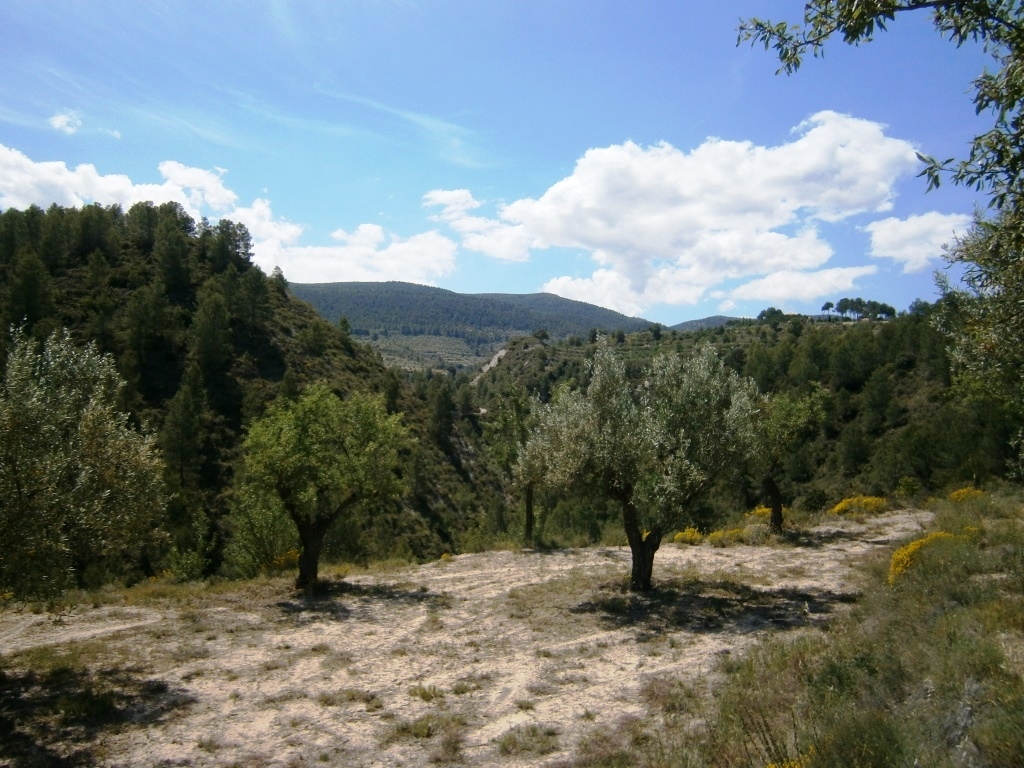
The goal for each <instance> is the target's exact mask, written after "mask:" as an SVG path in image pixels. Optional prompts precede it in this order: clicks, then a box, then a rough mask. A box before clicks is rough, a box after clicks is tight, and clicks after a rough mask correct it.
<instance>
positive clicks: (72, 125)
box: [48, 110, 82, 136]
mask: <svg viewBox="0 0 1024 768" xmlns="http://www.w3.org/2000/svg"><path fill="white" fill-rule="evenodd" d="M48 122H49V123H50V127H51V128H53V129H54V130H57V131H60V132H61V133H64V134H67V135H68V136H70V135H71V134H73V133H76V132H77V131H78V129H79V128H81V127H82V116H81V115H79V114H78V113H77V112H75V111H73V110H66V111H64V112H58V113H57V114H55V115H54V116H53V117H51V118H50V119H49V121H48Z"/></svg>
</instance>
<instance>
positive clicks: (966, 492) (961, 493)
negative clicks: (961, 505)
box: [949, 486, 985, 502]
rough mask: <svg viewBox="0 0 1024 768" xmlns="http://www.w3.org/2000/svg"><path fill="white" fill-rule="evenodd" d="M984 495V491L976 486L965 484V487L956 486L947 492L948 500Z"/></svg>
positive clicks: (962, 499)
mask: <svg viewBox="0 0 1024 768" xmlns="http://www.w3.org/2000/svg"><path fill="white" fill-rule="evenodd" d="M984 495H985V492H984V491H979V490H978V489H977V488H972V487H971V486H967V487H966V488H958V489H957V490H955V491H953V492H952V493H951V494H949V500H950V501H953V502H961V501H968V500H969V499H977V498H980V497H982V496H984Z"/></svg>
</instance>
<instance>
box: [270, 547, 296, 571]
mask: <svg viewBox="0 0 1024 768" xmlns="http://www.w3.org/2000/svg"><path fill="white" fill-rule="evenodd" d="M298 564H299V550H297V549H289V550H288V551H287V552H285V553H284V554H283V555H278V556H277V557H275V558H274V567H275V568H277V569H278V570H281V571H283V570H286V569H288V568H294V567H295V566H297V565H298Z"/></svg>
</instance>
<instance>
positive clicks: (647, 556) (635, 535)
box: [622, 500, 663, 592]
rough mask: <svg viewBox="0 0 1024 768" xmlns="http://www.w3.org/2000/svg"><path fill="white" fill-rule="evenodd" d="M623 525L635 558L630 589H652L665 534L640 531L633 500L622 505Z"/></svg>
mask: <svg viewBox="0 0 1024 768" xmlns="http://www.w3.org/2000/svg"><path fill="white" fill-rule="evenodd" d="M622 523H623V526H624V527H625V529H626V540H627V541H628V542H629V550H630V553H631V554H632V556H633V567H632V570H631V571H630V574H629V588H630V589H631V590H633V591H635V592H647V591H648V590H650V589H651V574H652V573H653V571H654V553H655V552H657V551H658V548H659V547H660V546H661V537H662V535H663V532H662V531H661V529H660V528H658V527H655V528H654V529H653V530H651V531H649V532H648V533H647V535H646V536H645V535H644V532H643V531H642V530H641V529H640V520H639V515H637V512H636V507H634V506H633V502H632V500H626V501H623V503H622Z"/></svg>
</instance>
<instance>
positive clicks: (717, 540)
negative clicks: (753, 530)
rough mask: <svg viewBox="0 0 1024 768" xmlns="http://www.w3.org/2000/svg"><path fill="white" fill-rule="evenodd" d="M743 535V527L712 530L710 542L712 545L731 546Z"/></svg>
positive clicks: (709, 536)
mask: <svg viewBox="0 0 1024 768" xmlns="http://www.w3.org/2000/svg"><path fill="white" fill-rule="evenodd" d="M742 537H743V529H742V528H730V529H729V530H727V531H712V532H711V533H709V534H708V543H709V544H711V546H712V547H731V546H732V545H733V544H735V543H736V542H738V541H739V540H740V539H741V538H742Z"/></svg>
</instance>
